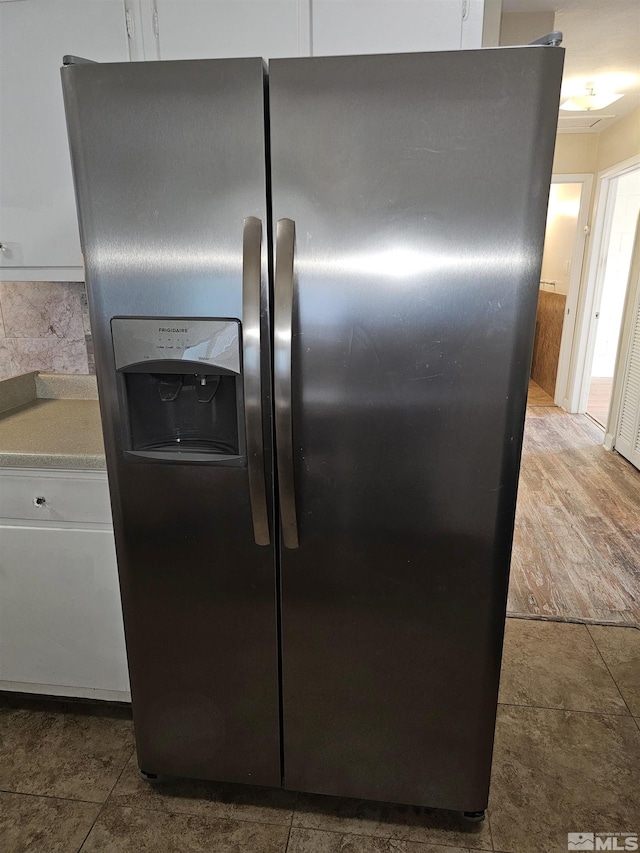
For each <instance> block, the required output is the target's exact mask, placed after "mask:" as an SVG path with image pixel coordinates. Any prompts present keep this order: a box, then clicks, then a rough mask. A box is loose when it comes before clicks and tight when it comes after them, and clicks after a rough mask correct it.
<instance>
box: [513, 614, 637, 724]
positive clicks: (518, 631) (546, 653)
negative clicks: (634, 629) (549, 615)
mask: <svg viewBox="0 0 640 853" xmlns="http://www.w3.org/2000/svg"><path fill="white" fill-rule="evenodd" d="M616 630H622V631H624V630H625V629H624V628H621V629H616ZM639 633H640V632H639ZM499 701H500V702H503V703H506V704H510V705H532V706H535V707H541V708H562V709H565V710H567V711H596V712H600V713H603V714H628V713H629V711H628V709H627V706H626V704H625V702H624V699H623V698H622V696H621V695H620V691H619V690H618V688H617V687H616V685H615V683H614V681H613V679H612V678H611V676H610V675H609V672H608V670H607V668H606V666H605V665H604V663H603V662H602V658H601V657H600V654H599V653H598V649H597V648H596V646H595V644H594V642H593V640H592V639H591V636H590V634H589V631H588V630H587V628H586V626H585V625H571V624H568V623H563V622H541V621H536V620H526V619H507V625H506V631H505V642H504V654H503V659H502V675H501V679H500V700H499Z"/></svg>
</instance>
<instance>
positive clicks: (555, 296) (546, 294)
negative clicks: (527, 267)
mask: <svg viewBox="0 0 640 853" xmlns="http://www.w3.org/2000/svg"><path fill="white" fill-rule="evenodd" d="M566 302H567V297H566V295H565V294H564V293H554V292H553V291H550V290H541V291H540V298H539V299H538V313H537V315H536V336H535V342H534V345H533V362H532V364H531V378H532V379H533V381H534V382H537V383H538V385H539V386H540V387H541V388H542V389H544V390H545V391H546V392H547V394H550V395H551V396H552V397H553V396H555V391H556V377H557V375H558V360H559V358H560V340H561V338H562V325H563V323H564V312H565V307H566Z"/></svg>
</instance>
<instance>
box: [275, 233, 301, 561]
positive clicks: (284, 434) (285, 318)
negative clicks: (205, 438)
mask: <svg viewBox="0 0 640 853" xmlns="http://www.w3.org/2000/svg"><path fill="white" fill-rule="evenodd" d="M295 238H296V226H295V222H293V220H292V219H279V220H278V225H277V229H276V275H275V286H274V348H273V350H274V352H273V356H274V358H273V362H274V363H273V390H274V398H275V422H276V457H277V465H278V491H279V495H280V523H281V525H282V542H283V544H284V546H285V548H297V547H298V521H297V518H296V495H295V487H294V477H293V425H292V421H291V337H292V330H293V254H294V247H295Z"/></svg>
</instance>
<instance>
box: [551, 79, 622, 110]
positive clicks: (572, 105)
mask: <svg viewBox="0 0 640 853" xmlns="http://www.w3.org/2000/svg"><path fill="white" fill-rule="evenodd" d="M585 88H586V92H587V94H586V95H573V96H572V97H571V98H567V100H566V101H563V102H562V103H561V104H560V109H561V110H575V111H579V112H590V111H591V110H602V109H604V108H605V107H608V106H609V104H613V103H614V102H615V101H618V100H620V98H622V97H623V95H616V94H614V93H612V92H608V93H606V94H600V95H596V93H595V92H594V91H593V83H587V84H586V87H585Z"/></svg>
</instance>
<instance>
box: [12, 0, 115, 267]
mask: <svg viewBox="0 0 640 853" xmlns="http://www.w3.org/2000/svg"><path fill="white" fill-rule="evenodd" d="M64 54H75V55H77V56H84V57H87V58H90V59H95V60H98V61H102V62H114V61H122V60H128V58H129V53H128V46H127V33H126V25H125V15H124V4H123V0H13V2H10V3H0V79H1V81H2V84H1V87H0V242H1V243H2V245H3V247H4V251H0V278H2V279H4V280H7V279H8V280H11V279H19V278H32V279H34V278H35V279H37V278H49V279H54V280H55V279H56V278H62V279H66V278H82V269H81V267H82V257H81V254H80V242H79V238H78V225H77V220H76V209H75V201H74V196H73V182H72V178H71V164H70V160H69V149H68V143H67V132H66V127H65V118H64V107H63V103H62V89H61V85H60V66H61V65H62V57H63V55H64ZM13 268H23V269H22V271H21V272H20V270H19V269H18V270H16V269H13ZM24 268H30V269H29V270H28V271H25V270H24ZM43 268H47V269H46V270H45V269H43ZM69 268H75V270H73V269H71V270H69Z"/></svg>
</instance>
